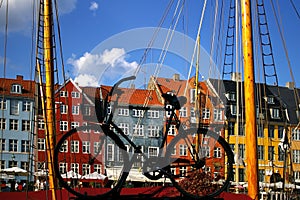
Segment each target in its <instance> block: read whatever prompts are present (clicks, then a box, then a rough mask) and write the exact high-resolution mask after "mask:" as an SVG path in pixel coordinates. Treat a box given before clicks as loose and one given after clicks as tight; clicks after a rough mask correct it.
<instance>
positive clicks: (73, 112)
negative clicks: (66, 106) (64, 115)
mask: <svg viewBox="0 0 300 200" xmlns="http://www.w3.org/2000/svg"><path fill="white" fill-rule="evenodd" d="M72 114H73V115H79V106H72Z"/></svg>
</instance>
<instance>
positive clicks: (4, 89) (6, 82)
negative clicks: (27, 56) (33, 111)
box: [0, 75, 35, 98]
mask: <svg viewBox="0 0 300 200" xmlns="http://www.w3.org/2000/svg"><path fill="white" fill-rule="evenodd" d="M0 82H1V83H0V95H1V96H11V97H28V98H34V93H35V82H34V81H32V80H24V79H23V76H20V75H17V78H16V79H9V78H0ZM13 84H18V85H21V88H22V92H21V93H12V92H11V87H12V85H13Z"/></svg>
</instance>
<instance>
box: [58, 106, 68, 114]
mask: <svg viewBox="0 0 300 200" xmlns="http://www.w3.org/2000/svg"><path fill="white" fill-rule="evenodd" d="M60 113H61V114H68V106H67V105H65V104H60Z"/></svg>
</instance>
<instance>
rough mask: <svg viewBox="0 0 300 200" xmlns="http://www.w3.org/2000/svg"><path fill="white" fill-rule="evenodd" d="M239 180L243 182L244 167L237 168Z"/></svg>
mask: <svg viewBox="0 0 300 200" xmlns="http://www.w3.org/2000/svg"><path fill="white" fill-rule="evenodd" d="M239 181H240V182H245V169H243V168H239Z"/></svg>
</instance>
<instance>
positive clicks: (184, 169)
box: [179, 167, 187, 176]
mask: <svg viewBox="0 0 300 200" xmlns="http://www.w3.org/2000/svg"><path fill="white" fill-rule="evenodd" d="M186 173H187V169H186V167H180V168H179V174H180V176H186Z"/></svg>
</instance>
